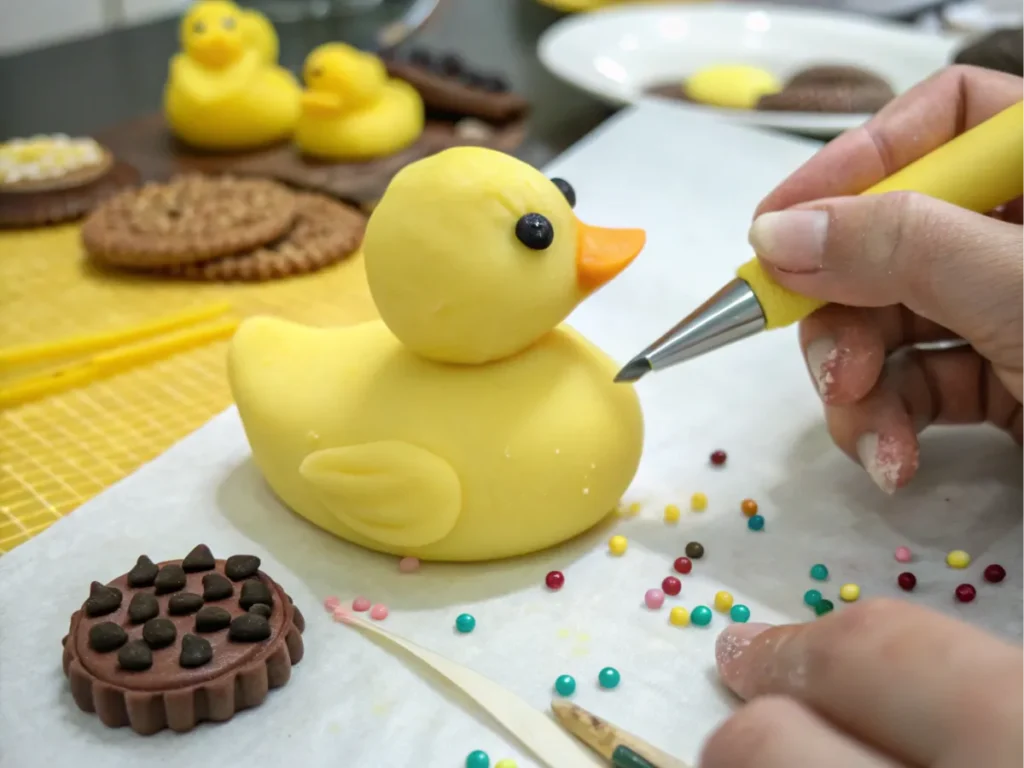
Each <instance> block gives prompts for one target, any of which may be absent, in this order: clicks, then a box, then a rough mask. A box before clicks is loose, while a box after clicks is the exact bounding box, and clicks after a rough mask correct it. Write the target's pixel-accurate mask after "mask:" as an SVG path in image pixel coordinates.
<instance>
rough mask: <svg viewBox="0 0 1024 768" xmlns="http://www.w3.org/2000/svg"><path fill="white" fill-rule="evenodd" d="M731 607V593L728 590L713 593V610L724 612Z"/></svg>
mask: <svg viewBox="0 0 1024 768" xmlns="http://www.w3.org/2000/svg"><path fill="white" fill-rule="evenodd" d="M730 608H732V595H731V594H730V593H728V592H716V593H715V610H716V611H719V612H720V613H725V612H726V611H728V610H729V609H730Z"/></svg>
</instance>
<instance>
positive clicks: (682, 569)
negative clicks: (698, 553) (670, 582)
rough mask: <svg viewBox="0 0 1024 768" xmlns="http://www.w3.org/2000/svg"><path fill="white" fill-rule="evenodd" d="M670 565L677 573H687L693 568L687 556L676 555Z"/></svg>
mask: <svg viewBox="0 0 1024 768" xmlns="http://www.w3.org/2000/svg"><path fill="white" fill-rule="evenodd" d="M672 567H673V568H675V569H676V571H677V572H678V573H689V572H690V571H692V570H693V562H692V561H691V560H690V558H688V557H677V558H676V561H675V562H674V563H672Z"/></svg>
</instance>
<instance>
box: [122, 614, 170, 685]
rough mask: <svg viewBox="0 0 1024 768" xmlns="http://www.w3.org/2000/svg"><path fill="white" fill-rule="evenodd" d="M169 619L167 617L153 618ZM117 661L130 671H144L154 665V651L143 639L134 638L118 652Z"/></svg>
mask: <svg viewBox="0 0 1024 768" xmlns="http://www.w3.org/2000/svg"><path fill="white" fill-rule="evenodd" d="M153 621H167V619H153ZM117 663H118V664H119V665H120V667H121V669H125V670H128V671H129V672H144V671H145V670H147V669H149V668H150V667H152V666H153V652H152V651H151V650H149V646H148V645H146V644H145V643H144V642H142V641H141V640H132V641H131V642H130V643H128V644H127V645H125V646H123V647H122V648H121V650H120V651H118V652H117Z"/></svg>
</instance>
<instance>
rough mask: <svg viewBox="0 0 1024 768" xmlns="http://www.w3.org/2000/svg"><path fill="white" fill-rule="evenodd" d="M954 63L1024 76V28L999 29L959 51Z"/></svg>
mask: <svg viewBox="0 0 1024 768" xmlns="http://www.w3.org/2000/svg"><path fill="white" fill-rule="evenodd" d="M953 63H954V64H970V65H972V66H975V67H982V68H984V69H994V70H995V71H996V72H1006V73H1007V74H1010V75H1017V77H1021V76H1024V29H1022V28H1021V27H1017V28H1016V29H997V30H996V31H995V32H990V33H989V34H987V35H985V36H984V37H981V38H978V39H977V40H975V41H974V42H973V43H971V44H970V45H968V46H966V47H965V48H962V49H960V50H959V51H957V53H956V56H955V57H954V58H953Z"/></svg>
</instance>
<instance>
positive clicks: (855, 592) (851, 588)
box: [839, 584, 860, 603]
mask: <svg viewBox="0 0 1024 768" xmlns="http://www.w3.org/2000/svg"><path fill="white" fill-rule="evenodd" d="M858 597H860V587H858V586H857V585H856V584H843V586H841V587H840V588H839V599H840V600H842V601H843V602H846V603H852V602H853V601H854V600H856V599H857V598H858Z"/></svg>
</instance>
